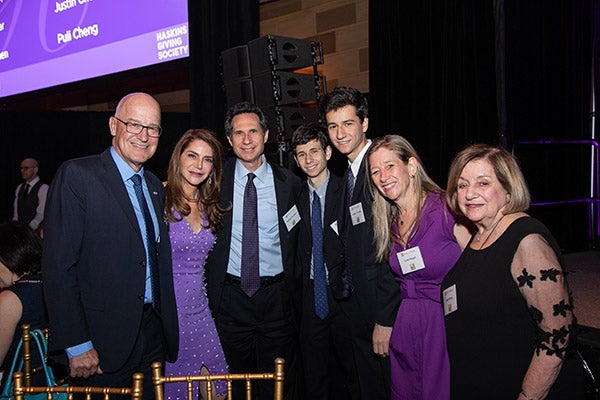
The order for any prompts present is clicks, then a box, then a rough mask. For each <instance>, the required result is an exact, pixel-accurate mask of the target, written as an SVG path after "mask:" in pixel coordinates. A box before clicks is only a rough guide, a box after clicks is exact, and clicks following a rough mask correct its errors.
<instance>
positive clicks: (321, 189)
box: [306, 170, 330, 198]
mask: <svg viewBox="0 0 600 400" xmlns="http://www.w3.org/2000/svg"><path fill="white" fill-rule="evenodd" d="M329 177H330V173H329V170H327V177H326V178H325V180H324V181H323V183H321V184H320V185H319V187H317V188H314V187H313V186H312V185H311V184H310V183H309V182H308V180H307V181H306V184H307V185H308V193H309V194H310V197H311V198H312V197H313V193H314V192H317V194H318V195H319V197H320V198H323V196H325V193H326V192H327V184H328V183H329Z"/></svg>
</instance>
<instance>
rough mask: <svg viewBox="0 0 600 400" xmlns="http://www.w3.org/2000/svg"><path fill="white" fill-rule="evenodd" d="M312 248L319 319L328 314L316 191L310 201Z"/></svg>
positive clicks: (320, 225)
mask: <svg viewBox="0 0 600 400" xmlns="http://www.w3.org/2000/svg"><path fill="white" fill-rule="evenodd" d="M311 225H312V250H313V278H314V286H315V312H316V314H317V316H318V317H319V318H321V319H325V317H327V314H329V305H328V304H327V276H326V275H325V261H324V260H323V222H322V220H321V199H319V195H318V194H317V192H316V191H315V192H313V202H312V214H311Z"/></svg>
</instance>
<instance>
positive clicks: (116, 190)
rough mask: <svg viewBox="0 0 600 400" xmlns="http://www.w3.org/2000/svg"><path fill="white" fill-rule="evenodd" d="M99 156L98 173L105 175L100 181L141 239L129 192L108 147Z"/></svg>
mask: <svg viewBox="0 0 600 400" xmlns="http://www.w3.org/2000/svg"><path fill="white" fill-rule="evenodd" d="M100 157H101V160H102V165H103V167H104V168H103V170H102V171H100V173H102V174H104V175H105V176H106V179H102V180H101V181H102V182H103V183H104V184H105V185H106V187H107V189H108V193H111V194H112V195H113V196H114V198H115V204H114V206H115V207H120V208H121V209H122V210H123V212H124V213H125V215H126V216H127V220H128V221H129V223H130V224H131V226H132V227H133V229H134V230H135V232H137V234H138V236H139V237H140V239H141V238H142V233H141V231H140V226H139V224H138V221H137V218H136V217H135V211H133V205H132V204H131V199H130V198H129V194H128V193H127V189H126V188H125V184H124V183H123V179H122V178H121V174H120V173H119V170H118V168H117V166H116V165H115V162H114V160H113V159H112V156H111V155H110V148H109V149H107V150H106V151H104V153H102V154H101V156H100Z"/></svg>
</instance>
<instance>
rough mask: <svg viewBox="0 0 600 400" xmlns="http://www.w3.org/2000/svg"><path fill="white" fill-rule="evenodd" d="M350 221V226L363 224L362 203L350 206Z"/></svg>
mask: <svg viewBox="0 0 600 400" xmlns="http://www.w3.org/2000/svg"><path fill="white" fill-rule="evenodd" d="M349 209H350V219H351V220H352V225H353V226H356V225H358V224H362V223H363V222H365V213H364V212H363V208H362V203H356V204H354V205H352V206H350V208H349Z"/></svg>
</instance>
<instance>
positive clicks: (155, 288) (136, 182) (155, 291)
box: [131, 174, 160, 313]
mask: <svg viewBox="0 0 600 400" xmlns="http://www.w3.org/2000/svg"><path fill="white" fill-rule="evenodd" d="M131 180H132V181H133V189H134V190H135V195H136V197H137V201H138V203H139V205H140V208H141V210H142V213H143V214H144V223H145V225H146V244H147V246H148V262H149V269H150V285H151V287H152V302H153V304H154V309H155V310H156V311H157V312H159V313H160V291H159V287H160V286H159V282H158V258H157V249H156V233H155V232H154V222H152V217H151V216H150V209H149V208H148V203H147V202H146V197H145V196H144V192H143V190H142V177H141V176H139V175H138V174H135V175H133V176H132V177H131Z"/></svg>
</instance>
